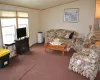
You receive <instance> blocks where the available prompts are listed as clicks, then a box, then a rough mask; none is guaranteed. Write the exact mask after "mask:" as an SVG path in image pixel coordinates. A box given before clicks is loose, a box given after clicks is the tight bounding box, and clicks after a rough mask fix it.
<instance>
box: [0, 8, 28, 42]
mask: <svg viewBox="0 0 100 80" xmlns="http://www.w3.org/2000/svg"><path fill="white" fill-rule="evenodd" d="M0 17H1V28H2V37H3V44H11V43H14V40H15V39H16V38H17V37H16V28H23V27H26V29H27V36H28V34H29V30H28V13H26V12H13V11H2V10H0Z"/></svg>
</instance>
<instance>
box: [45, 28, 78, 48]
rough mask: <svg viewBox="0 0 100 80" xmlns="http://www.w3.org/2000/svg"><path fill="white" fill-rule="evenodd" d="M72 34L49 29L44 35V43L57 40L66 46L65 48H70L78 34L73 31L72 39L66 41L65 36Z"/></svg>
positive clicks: (68, 31) (62, 30)
mask: <svg viewBox="0 0 100 80" xmlns="http://www.w3.org/2000/svg"><path fill="white" fill-rule="evenodd" d="M71 32H73V31H72V30H66V29H51V30H48V31H47V32H46V33H45V43H47V42H52V41H53V40H54V39H56V38H58V39H59V40H60V42H62V43H65V44H67V48H68V46H70V43H71V42H73V41H75V39H76V38H77V37H78V32H76V31H74V35H73V38H72V39H68V38H66V37H65V36H66V35H67V34H68V33H71Z"/></svg>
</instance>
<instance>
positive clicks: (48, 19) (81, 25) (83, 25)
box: [40, 0, 95, 35]
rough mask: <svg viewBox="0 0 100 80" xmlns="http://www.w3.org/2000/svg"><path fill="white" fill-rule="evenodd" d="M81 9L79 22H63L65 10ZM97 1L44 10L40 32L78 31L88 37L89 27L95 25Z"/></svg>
mask: <svg viewBox="0 0 100 80" xmlns="http://www.w3.org/2000/svg"><path fill="white" fill-rule="evenodd" d="M67 8H79V22H78V23H66V22H64V21H63V16H64V9H67ZM94 14H95V0H78V1H76V2H73V3H69V4H64V5H61V6H57V7H53V8H49V9H46V10H42V11H41V12H40V22H41V26H40V30H41V31H43V32H45V31H47V30H49V29H58V28H59V29H69V30H76V31H78V32H79V34H81V35H86V34H87V33H88V31H89V25H93V24H94Z"/></svg>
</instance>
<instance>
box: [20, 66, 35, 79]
mask: <svg viewBox="0 0 100 80" xmlns="http://www.w3.org/2000/svg"><path fill="white" fill-rule="evenodd" d="M35 65H36V64H35ZM35 65H33V66H32V67H31V68H30V69H29V70H28V71H26V72H25V73H24V74H23V75H22V76H21V78H20V79H19V80H22V78H23V77H24V76H25V75H26V74H27V73H28V72H29V71H30V70H32V68H33V67H34V66H35Z"/></svg>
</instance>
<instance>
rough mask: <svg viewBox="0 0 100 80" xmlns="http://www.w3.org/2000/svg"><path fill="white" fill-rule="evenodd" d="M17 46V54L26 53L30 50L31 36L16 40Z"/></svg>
mask: <svg viewBox="0 0 100 80" xmlns="http://www.w3.org/2000/svg"><path fill="white" fill-rule="evenodd" d="M15 47H16V53H17V54H24V53H25V52H28V51H29V38H24V39H20V40H15Z"/></svg>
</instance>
